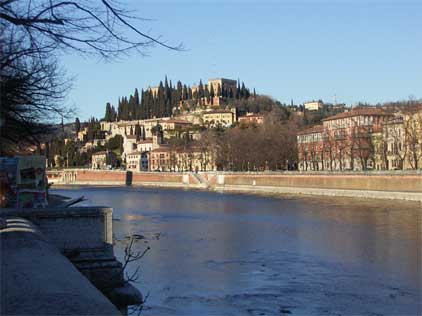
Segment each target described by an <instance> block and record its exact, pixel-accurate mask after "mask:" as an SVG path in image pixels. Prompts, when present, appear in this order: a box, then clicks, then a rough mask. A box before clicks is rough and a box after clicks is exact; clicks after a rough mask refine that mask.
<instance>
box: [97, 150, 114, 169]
mask: <svg viewBox="0 0 422 316" xmlns="http://www.w3.org/2000/svg"><path fill="white" fill-rule="evenodd" d="M91 160H92V165H91V168H92V169H110V168H115V167H116V166H117V157H116V154H115V153H114V152H112V151H108V150H107V151H99V152H96V153H93V154H92V159H91Z"/></svg>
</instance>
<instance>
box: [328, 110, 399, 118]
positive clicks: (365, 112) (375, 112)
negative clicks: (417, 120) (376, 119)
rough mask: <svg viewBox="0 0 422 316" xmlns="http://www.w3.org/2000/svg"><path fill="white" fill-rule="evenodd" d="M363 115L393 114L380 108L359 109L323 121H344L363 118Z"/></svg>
mask: <svg viewBox="0 0 422 316" xmlns="http://www.w3.org/2000/svg"><path fill="white" fill-rule="evenodd" d="M361 115H366V116H369V115H378V116H391V115H392V114H391V113H388V112H386V111H385V110H383V109H380V108H358V109H354V110H351V111H349V112H343V113H339V114H336V115H333V116H330V117H327V118H325V119H323V120H322V121H332V120H338V119H343V118H347V117H354V116H361Z"/></svg>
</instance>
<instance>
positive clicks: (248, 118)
mask: <svg viewBox="0 0 422 316" xmlns="http://www.w3.org/2000/svg"><path fill="white" fill-rule="evenodd" d="M238 121H239V123H243V124H256V125H261V124H264V115H262V114H259V113H246V115H245V116H240V117H239V118H238Z"/></svg>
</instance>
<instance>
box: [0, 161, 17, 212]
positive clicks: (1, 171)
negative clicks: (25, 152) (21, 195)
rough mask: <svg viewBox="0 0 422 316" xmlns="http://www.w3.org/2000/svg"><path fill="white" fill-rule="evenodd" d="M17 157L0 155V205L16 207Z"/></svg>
mask: <svg viewBox="0 0 422 316" xmlns="http://www.w3.org/2000/svg"><path fill="white" fill-rule="evenodd" d="M17 176H18V158H14V157H13V158H9V157H0V207H17V190H18V188H17Z"/></svg>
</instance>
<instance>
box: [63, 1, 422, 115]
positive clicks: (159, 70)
mask: <svg viewBox="0 0 422 316" xmlns="http://www.w3.org/2000/svg"><path fill="white" fill-rule="evenodd" d="M122 2H125V1H122ZM127 2H128V5H129V6H131V7H132V8H134V9H136V10H137V14H139V15H140V16H142V17H146V18H151V19H153V21H148V22H145V23H144V25H143V26H142V27H143V29H144V30H146V31H149V33H150V34H151V35H161V36H162V38H163V39H164V40H166V42H167V43H168V44H178V43H179V42H183V43H184V46H185V48H186V51H183V52H175V51H170V50H167V49H165V48H161V47H154V48H151V49H149V51H148V54H149V56H148V57H142V56H137V55H131V56H129V57H125V58H122V59H121V60H119V61H118V62H113V63H104V62H101V61H98V60H95V59H89V58H86V57H81V56H78V55H67V56H64V57H63V59H62V61H63V66H64V67H65V68H66V69H67V72H68V74H69V75H71V76H75V78H76V81H75V84H74V88H73V90H72V91H71V92H70V94H69V97H68V100H67V102H68V103H69V104H71V105H76V106H77V107H78V108H79V112H78V116H79V117H80V118H82V119H87V118H88V117H89V116H91V115H94V116H96V117H102V116H103V115H104V108H105V103H106V102H111V103H112V104H116V103H117V99H118V97H119V96H123V95H129V94H130V93H133V91H134V89H135V88H138V89H139V90H141V89H142V88H145V87H148V86H153V85H156V84H157V83H158V82H159V81H160V80H162V79H164V76H165V75H167V76H168V78H169V79H172V80H173V82H175V81H177V80H181V81H182V82H183V83H186V84H189V85H192V84H195V83H197V82H198V81H199V79H200V78H202V80H203V81H206V80H207V79H208V78H214V77H225V78H234V79H237V78H240V80H241V81H244V82H245V84H246V86H248V87H250V88H256V91H257V93H260V94H266V95H270V96H272V97H274V98H275V99H277V100H280V101H281V102H285V103H290V100H291V99H293V100H294V102H295V103H302V102H304V101H307V100H311V99H323V100H324V101H332V100H333V96H334V95H336V98H337V101H338V102H344V103H347V104H355V103H357V102H359V101H362V102H370V103H375V102H385V101H391V100H402V99H407V98H408V97H409V96H411V95H412V96H414V97H416V98H422V1H418V0H414V1H413V0H412V1H406V0H404V1H400V0H397V1H389V0H385V1H381V0H379V1H376V0H372V1H371V0H369V1H360V0H354V1H352V0H350V1H347V0H344V1H342V0H338V1H334V0H331V1H319V0H315V1H311V0H297V1H282V0H280V1H230V0H228V1H211V0H209V1H170V0H168V1H160V0H155V1H152V0H150V1H141V0H132V1H127Z"/></svg>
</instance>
